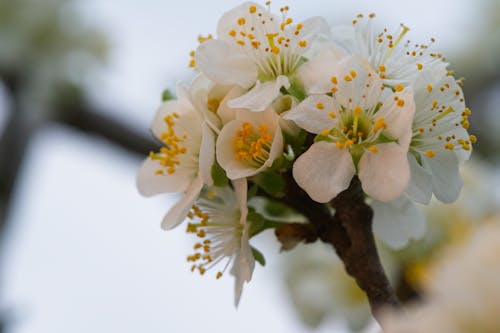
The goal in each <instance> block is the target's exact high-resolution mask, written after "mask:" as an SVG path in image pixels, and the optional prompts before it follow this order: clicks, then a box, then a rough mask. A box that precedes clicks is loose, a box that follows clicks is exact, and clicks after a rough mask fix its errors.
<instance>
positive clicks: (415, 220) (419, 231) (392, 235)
mask: <svg viewBox="0 0 500 333" xmlns="http://www.w3.org/2000/svg"><path fill="white" fill-rule="evenodd" d="M370 206H372V208H373V212H374V215H373V231H374V233H375V234H376V236H377V237H378V238H380V239H381V240H382V241H383V242H384V243H385V244H387V245H388V246H390V247H391V248H393V249H401V248H403V247H405V246H406V245H407V244H408V241H409V240H410V239H419V238H421V237H422V236H423V235H424V233H425V227H426V226H425V217H424V215H423V213H422V211H421V210H420V209H418V208H417V207H415V205H414V204H413V202H412V201H411V200H410V199H408V197H406V196H405V195H403V196H401V197H400V198H398V199H396V200H393V201H391V202H380V201H376V200H374V201H373V202H372V203H371V204H370Z"/></svg>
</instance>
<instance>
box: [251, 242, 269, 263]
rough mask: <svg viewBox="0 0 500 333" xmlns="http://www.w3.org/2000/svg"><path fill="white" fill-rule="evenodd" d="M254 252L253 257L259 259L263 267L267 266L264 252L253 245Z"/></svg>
mask: <svg viewBox="0 0 500 333" xmlns="http://www.w3.org/2000/svg"><path fill="white" fill-rule="evenodd" d="M252 254H253V257H254V258H255V261H257V262H258V263H259V264H260V265H261V266H262V267H264V266H266V258H264V255H263V254H262V252H260V251H259V250H257V249H256V248H254V247H253V246H252Z"/></svg>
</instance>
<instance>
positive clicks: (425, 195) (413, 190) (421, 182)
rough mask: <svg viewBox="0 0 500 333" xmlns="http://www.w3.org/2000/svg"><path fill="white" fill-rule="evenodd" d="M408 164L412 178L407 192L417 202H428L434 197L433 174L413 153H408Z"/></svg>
mask: <svg viewBox="0 0 500 333" xmlns="http://www.w3.org/2000/svg"><path fill="white" fill-rule="evenodd" d="M408 164H409V166H410V174H411V178H410V183H409V184H408V188H407V189H406V193H407V194H408V195H409V196H410V198H412V199H413V200H415V201H416V202H419V203H422V204H428V203H429V202H430V201H431V198H432V182H431V176H432V175H431V173H430V172H429V171H428V170H427V169H425V168H424V167H422V166H421V165H420V164H419V163H418V162H417V159H416V158H415V156H413V154H408Z"/></svg>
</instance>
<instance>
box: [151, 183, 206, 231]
mask: <svg viewBox="0 0 500 333" xmlns="http://www.w3.org/2000/svg"><path fill="white" fill-rule="evenodd" d="M202 187H203V180H202V179H201V177H197V178H196V179H194V180H193V182H192V183H191V184H190V185H189V187H188V189H187V190H186V193H185V194H184V196H183V197H182V198H181V200H179V201H178V202H177V203H176V204H175V205H173V206H172V207H171V208H170V210H169V211H168V213H167V214H166V215H165V217H164V218H163V221H162V223H161V227H162V228H163V229H165V230H170V229H173V228H175V227H176V226H178V225H179V224H181V223H182V221H184V219H185V218H186V215H187V213H188V212H189V210H190V209H191V207H192V206H193V203H194V201H195V200H196V199H197V198H198V196H199V195H200V191H201V188H202Z"/></svg>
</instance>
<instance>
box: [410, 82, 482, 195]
mask: <svg viewBox="0 0 500 333" xmlns="http://www.w3.org/2000/svg"><path fill="white" fill-rule="evenodd" d="M414 90H415V105H416V111H415V118H414V120H413V125H412V128H413V134H412V141H411V144H410V152H409V154H408V159H409V163H410V168H411V170H412V172H411V174H412V179H411V182H410V186H409V188H408V194H409V195H410V196H411V197H412V199H414V200H416V201H418V202H421V203H425V204H427V203H429V201H430V199H431V196H432V193H434V195H435V196H436V198H437V199H439V200H440V201H442V202H445V203H450V202H454V201H455V200H456V199H457V198H458V195H459V194H460V189H461V188H462V179H461V177H460V173H459V163H460V162H461V161H464V160H466V159H468V158H469V156H470V152H471V148H472V143H474V142H475V141H476V137H475V136H473V135H469V134H468V133H467V128H468V127H469V121H468V117H469V115H470V113H471V112H470V110H469V108H467V107H466V106H465V102H464V97H463V93H462V89H461V87H460V85H459V82H457V81H456V80H455V79H454V77H453V76H451V75H444V76H441V77H436V76H432V75H430V74H428V73H427V75H425V74H424V75H421V76H420V77H419V78H418V79H417V80H416V82H415V85H414Z"/></svg>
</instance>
